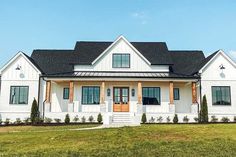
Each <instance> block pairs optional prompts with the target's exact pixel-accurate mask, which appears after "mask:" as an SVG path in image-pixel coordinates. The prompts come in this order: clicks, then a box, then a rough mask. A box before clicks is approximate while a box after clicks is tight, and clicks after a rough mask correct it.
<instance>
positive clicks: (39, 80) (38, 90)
mask: <svg viewBox="0 0 236 157" xmlns="http://www.w3.org/2000/svg"><path fill="white" fill-rule="evenodd" d="M40 78H41V74H39V83H38V108H39V99H40ZM39 114H40V113H39Z"/></svg>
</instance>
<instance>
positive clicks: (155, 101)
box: [142, 87, 161, 105]
mask: <svg viewBox="0 0 236 157" xmlns="http://www.w3.org/2000/svg"><path fill="white" fill-rule="evenodd" d="M142 93H143V94H142V95H143V105H160V104H161V103H160V102H161V91H160V87H143V90H142Z"/></svg>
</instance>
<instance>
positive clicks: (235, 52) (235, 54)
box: [228, 50, 236, 61]
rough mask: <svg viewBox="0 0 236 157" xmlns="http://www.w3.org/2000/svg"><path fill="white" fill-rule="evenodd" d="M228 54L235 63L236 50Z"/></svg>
mask: <svg viewBox="0 0 236 157" xmlns="http://www.w3.org/2000/svg"><path fill="white" fill-rule="evenodd" d="M228 54H229V56H230V57H231V58H232V59H233V60H234V61H236V50H231V51H229V52H228Z"/></svg>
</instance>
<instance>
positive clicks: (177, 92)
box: [174, 88, 179, 100]
mask: <svg viewBox="0 0 236 157" xmlns="http://www.w3.org/2000/svg"><path fill="white" fill-rule="evenodd" d="M174 100H179V88H174Z"/></svg>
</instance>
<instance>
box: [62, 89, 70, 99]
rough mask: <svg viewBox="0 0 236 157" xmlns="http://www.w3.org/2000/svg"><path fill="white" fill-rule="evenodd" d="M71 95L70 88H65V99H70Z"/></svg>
mask: <svg viewBox="0 0 236 157" xmlns="http://www.w3.org/2000/svg"><path fill="white" fill-rule="evenodd" d="M69 95H70V89H69V88H63V99H69Z"/></svg>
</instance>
